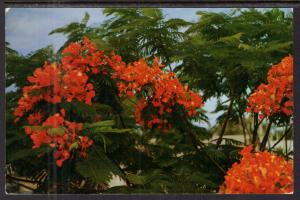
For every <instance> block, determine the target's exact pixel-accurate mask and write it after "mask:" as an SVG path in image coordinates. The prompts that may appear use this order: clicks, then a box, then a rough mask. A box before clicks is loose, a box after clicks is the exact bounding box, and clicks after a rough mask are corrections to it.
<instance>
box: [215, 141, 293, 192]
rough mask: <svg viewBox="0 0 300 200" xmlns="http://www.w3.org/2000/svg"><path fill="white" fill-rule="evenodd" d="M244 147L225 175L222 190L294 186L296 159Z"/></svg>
mask: <svg viewBox="0 0 300 200" xmlns="http://www.w3.org/2000/svg"><path fill="white" fill-rule="evenodd" d="M251 151H252V146H248V147H245V148H244V149H243V150H242V151H241V152H240V154H241V155H242V156H243V157H242V159H241V160H240V162H239V163H234V164H233V165H232V167H231V168H230V169H229V170H228V171H227V173H226V175H225V182H224V184H223V185H222V186H221V187H220V189H219V193H221V194H248V193H253V194H273V193H274V194H275V193H291V192H293V190H294V185H293V184H294V178H293V161H287V160H285V159H284V158H283V157H281V156H277V155H274V154H272V153H270V152H267V151H263V152H257V153H252V152H251Z"/></svg>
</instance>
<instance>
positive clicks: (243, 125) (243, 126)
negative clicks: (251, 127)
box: [239, 113, 247, 145]
mask: <svg viewBox="0 0 300 200" xmlns="http://www.w3.org/2000/svg"><path fill="white" fill-rule="evenodd" d="M239 117H240V121H241V125H242V128H243V135H244V145H246V144H247V135H246V127H245V124H244V121H243V116H242V114H241V113H239Z"/></svg>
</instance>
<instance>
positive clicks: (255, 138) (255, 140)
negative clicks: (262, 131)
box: [251, 113, 263, 149]
mask: <svg viewBox="0 0 300 200" xmlns="http://www.w3.org/2000/svg"><path fill="white" fill-rule="evenodd" d="M253 120H254V128H253V137H252V142H251V143H252V145H253V149H255V147H256V145H257V139H258V128H259V126H260V124H261V123H262V122H263V120H261V121H258V114H257V113H255V114H254V116H253Z"/></svg>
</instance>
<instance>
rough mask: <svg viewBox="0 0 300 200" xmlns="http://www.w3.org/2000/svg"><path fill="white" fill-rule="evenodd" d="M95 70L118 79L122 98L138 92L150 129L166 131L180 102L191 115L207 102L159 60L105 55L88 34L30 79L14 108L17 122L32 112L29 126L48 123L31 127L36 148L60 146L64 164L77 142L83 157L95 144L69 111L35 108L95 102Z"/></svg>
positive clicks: (139, 116)
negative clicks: (125, 59)
mask: <svg viewBox="0 0 300 200" xmlns="http://www.w3.org/2000/svg"><path fill="white" fill-rule="evenodd" d="M89 73H93V74H99V73H102V74H103V75H107V76H110V77H111V78H112V79H113V80H115V81H116V84H117V86H118V90H119V95H120V96H122V95H126V96H127V97H128V98H132V97H133V96H134V95H136V96H137V97H138V99H137V100H138V103H137V106H136V108H135V118H136V121H137V123H138V124H140V125H141V126H145V127H147V128H152V127H153V126H154V125H155V126H156V127H158V128H162V129H164V131H166V130H167V129H169V128H171V124H170V123H169V122H168V119H167V117H166V114H172V112H173V107H174V106H175V104H178V105H181V106H182V107H183V108H184V109H185V111H186V114H187V115H189V116H195V115H196V114H197V109H198V108H200V107H201V106H202V105H203V102H202V98H201V96H200V95H199V94H198V93H196V92H193V91H191V90H189V89H188V88H187V87H185V86H183V85H182V84H181V83H180V81H179V80H178V79H177V78H176V77H175V74H174V73H173V72H165V71H163V70H162V65H161V64H160V63H159V61H158V59H156V58H155V59H154V61H153V64H152V66H150V65H148V64H147V63H146V61H145V60H144V59H140V60H138V61H136V62H133V63H131V64H128V65H127V64H125V63H124V62H123V61H122V58H121V57H120V56H118V55H115V54H114V53H113V54H112V56H111V57H108V56H105V55H104V54H103V52H102V51H99V50H97V48H96V45H95V44H94V43H92V42H90V40H89V39H88V38H86V37H84V38H83V41H82V43H78V42H74V43H71V44H69V45H68V46H67V47H66V48H65V49H64V50H63V51H62V58H61V62H60V63H47V62H45V64H44V66H43V67H41V68H37V69H36V70H35V71H34V73H33V75H32V76H29V77H28V78H27V79H28V81H29V83H30V84H31V85H30V86H25V87H24V88H23V96H22V97H21V98H20V99H19V101H18V106H17V108H16V109H15V112H14V114H15V116H16V120H15V121H16V122H17V121H19V120H20V118H21V117H23V116H24V115H28V117H27V121H28V124H29V125H35V126H39V125H40V126H42V127H46V128H43V129H41V130H33V129H32V128H30V126H26V128H25V131H26V133H27V134H28V135H29V136H30V138H31V140H32V142H33V148H39V147H40V146H41V145H43V144H46V145H49V146H50V147H51V148H54V149H55V153H54V158H55V159H56V164H57V165H58V166H61V165H62V163H63V162H64V161H65V160H66V159H68V158H69V157H70V156H71V154H70V151H72V150H73V149H72V148H71V147H74V144H76V146H77V148H75V149H78V148H79V149H80V155H81V156H83V157H85V156H86V155H87V154H86V150H87V148H88V147H90V146H91V145H92V143H93V142H92V140H90V139H89V138H88V137H87V136H81V135H80V132H81V131H82V124H81V123H75V122H69V121H66V120H65V119H64V117H65V115H66V113H65V110H63V109H61V110H60V113H56V114H54V115H51V116H46V114H45V113H44V112H43V111H35V110H34V107H35V106H36V105H37V104H38V103H39V102H41V101H44V102H47V103H48V104H52V105H53V104H59V103H62V102H65V103H71V102H72V101H74V100H77V101H81V102H85V103H86V104H88V105H91V104H92V98H93V97H94V96H95V95H96V94H95V91H94V86H93V84H91V83H89ZM49 106H51V105H49ZM58 107H59V106H58ZM149 107H152V108H154V109H152V111H151V114H150V115H149V114H148V116H147V120H146V121H145V116H144V115H143V111H144V110H145V109H147V108H149ZM33 111H35V112H33ZM61 129H62V130H63V131H61ZM53 130H56V131H57V130H59V134H53ZM54 133H55V131H54Z"/></svg>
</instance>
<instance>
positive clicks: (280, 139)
mask: <svg viewBox="0 0 300 200" xmlns="http://www.w3.org/2000/svg"><path fill="white" fill-rule="evenodd" d="M291 129H292V126H290V127H289V128H288V129H287V130H285V132H284V134H283V135H282V136H281V137H280V138H279V140H278V141H277V142H276V143H275V144H274V145H273V146H272V147H271V148H270V149H269V151H271V150H272V149H274V148H275V147H276V146H277V145H278V144H279V143H280V142H281V141H282V140H283V138H285V137H286V135H287V134H288V133H289V132H290V130H291Z"/></svg>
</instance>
